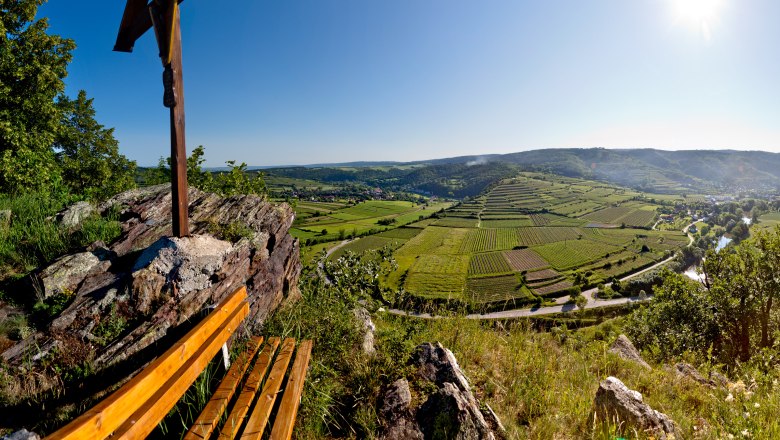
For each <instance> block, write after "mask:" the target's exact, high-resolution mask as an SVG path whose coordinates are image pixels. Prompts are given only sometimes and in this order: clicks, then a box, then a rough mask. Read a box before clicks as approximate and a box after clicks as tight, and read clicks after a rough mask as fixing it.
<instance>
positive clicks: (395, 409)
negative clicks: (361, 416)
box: [379, 379, 412, 420]
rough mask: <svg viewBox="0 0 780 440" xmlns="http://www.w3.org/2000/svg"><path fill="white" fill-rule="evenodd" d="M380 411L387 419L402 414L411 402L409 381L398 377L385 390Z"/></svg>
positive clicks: (392, 418)
mask: <svg viewBox="0 0 780 440" xmlns="http://www.w3.org/2000/svg"><path fill="white" fill-rule="evenodd" d="M382 402H383V403H382V408H381V409H380V410H379V411H380V413H381V414H382V415H383V416H384V417H385V418H386V419H388V420H394V419H397V418H399V417H402V416H404V415H405V414H406V413H407V412H408V411H409V404H411V403H412V393H411V391H409V381H407V380H406V379H398V380H397V381H395V382H393V384H392V385H390V387H389V388H388V389H387V392H385V396H384V399H383V400H382Z"/></svg>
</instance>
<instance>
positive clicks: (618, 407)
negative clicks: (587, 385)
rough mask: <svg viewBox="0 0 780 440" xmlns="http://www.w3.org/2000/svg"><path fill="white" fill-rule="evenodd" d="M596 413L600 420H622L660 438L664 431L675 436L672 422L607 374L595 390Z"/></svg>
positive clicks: (638, 395)
mask: <svg viewBox="0 0 780 440" xmlns="http://www.w3.org/2000/svg"><path fill="white" fill-rule="evenodd" d="M594 404H595V407H596V414H597V416H598V418H599V419H601V420H603V421H610V422H613V423H616V424H618V423H621V422H622V423H626V424H627V425H628V427H630V428H635V429H638V430H641V431H646V432H649V433H652V434H654V435H656V436H658V437H659V438H661V439H665V438H667V434H672V435H674V436H675V437H679V435H678V433H677V428H676V427H675V424H674V422H673V421H672V420H671V419H670V418H669V417H668V416H667V415H666V414H663V413H660V412H658V411H656V410H654V409H652V408H651V407H650V406H649V405H648V404H646V403H644V402H643V401H642V394H641V393H639V392H638V391H634V390H630V389H629V388H628V387H627V386H625V385H624V384H623V382H621V381H620V380H619V379H617V378H615V377H612V376H610V377H608V378H607V379H606V380H604V381H603V382H601V384H600V385H599V389H598V391H597V392H596V399H595V402H594Z"/></svg>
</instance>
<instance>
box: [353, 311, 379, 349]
mask: <svg viewBox="0 0 780 440" xmlns="http://www.w3.org/2000/svg"><path fill="white" fill-rule="evenodd" d="M353 313H354V314H355V319H357V321H358V323H359V324H360V331H361V333H362V334H363V340H362V341H361V342H360V347H359V348H360V350H361V351H362V352H363V353H365V354H374V353H375V352H376V349H375V348H374V332H375V331H376V326H375V325H374V321H372V320H371V314H370V313H368V310H366V309H365V308H363V307H358V308H356V309H355V310H354V311H353Z"/></svg>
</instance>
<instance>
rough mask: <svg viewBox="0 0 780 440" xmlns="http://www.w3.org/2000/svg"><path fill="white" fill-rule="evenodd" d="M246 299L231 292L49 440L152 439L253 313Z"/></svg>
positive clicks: (240, 292) (243, 291)
mask: <svg viewBox="0 0 780 440" xmlns="http://www.w3.org/2000/svg"><path fill="white" fill-rule="evenodd" d="M246 297H247V294H246V288H245V287H241V288H240V289H238V290H237V291H235V292H234V293H232V294H231V295H230V296H228V297H227V298H225V299H224V300H223V301H222V302H221V303H220V304H219V305H218V306H217V307H216V309H215V310H214V311H212V312H211V313H210V314H209V315H208V316H207V317H206V318H204V319H203V321H201V322H200V323H198V325H196V326H195V327H194V328H193V329H192V330H190V331H189V332H188V333H187V334H186V335H185V336H184V337H183V338H181V339H180V340H179V341H178V342H176V343H175V344H174V345H173V347H171V348H170V349H168V350H167V351H166V352H165V353H163V354H162V355H161V356H160V357H158V358H157V359H155V360H154V361H153V362H151V363H150V364H149V365H148V366H147V367H146V368H144V369H143V370H142V371H141V372H140V373H138V374H137V375H136V376H135V377H133V378H132V379H130V381H128V382H127V383H126V384H125V385H123V386H122V387H121V388H119V389H118V390H117V391H115V392H114V393H113V394H111V395H110V396H108V397H107V398H106V399H104V400H103V401H101V402H100V403H98V404H97V405H95V406H94V407H93V408H91V409H89V410H88V411H87V412H85V413H84V414H82V415H81V416H79V417H78V418H76V419H75V420H73V421H72V422H71V423H69V424H68V425H66V426H64V427H62V428H61V429H60V430H58V431H56V432H55V433H53V434H51V435H50V436H49V437H47V438H48V439H73V440H76V439H78V440H83V439H101V440H102V439H105V438H106V437H108V436H112V439H114V438H144V437H146V436H148V435H149V434H150V433H151V432H152V431H153V430H154V429H155V427H156V426H157V425H158V424H159V423H160V421H162V419H163V418H164V417H165V416H166V415H167V414H168V412H169V411H170V410H171V408H173V407H174V405H176V402H178V401H179V399H180V398H181V396H182V395H183V394H184V393H185V392H186V391H187V389H188V388H189V387H190V385H192V383H193V382H195V379H197V377H198V376H199V375H200V373H201V372H202V371H203V370H204V369H205V368H206V366H207V365H208V363H209V362H210V361H211V359H213V358H214V356H216V355H217V353H218V352H219V350H220V349H221V347H222V345H223V344H225V342H227V340H228V339H229V338H230V336H231V335H232V334H233V333H234V332H235V331H236V329H237V328H238V326H239V325H240V324H241V322H242V321H243V320H244V318H246V316H247V315H248V314H249V305H248V304H247V302H246Z"/></svg>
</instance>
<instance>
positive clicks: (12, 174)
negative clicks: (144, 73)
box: [0, 0, 75, 192]
mask: <svg viewBox="0 0 780 440" xmlns="http://www.w3.org/2000/svg"><path fill="white" fill-rule="evenodd" d="M43 2H44V0H15V1H14V0H0V26H1V27H2V32H0V191H5V192H20V191H30V190H40V189H44V188H50V187H51V186H52V185H54V184H56V183H58V182H59V179H60V173H59V169H58V167H57V164H56V162H55V157H54V152H53V151H52V149H51V146H52V143H53V142H54V139H55V137H56V133H57V130H58V126H59V123H60V113H61V112H60V109H59V107H58V106H57V104H56V103H55V98H56V97H57V96H59V95H61V94H62V93H63V92H64V90H65V84H64V82H63V78H64V77H65V76H66V75H67V66H68V63H69V62H70V60H71V51H72V50H73V49H74V48H75V44H74V42H73V41H72V40H68V39H65V38H61V37H59V36H57V35H49V34H47V33H46V30H47V29H48V27H49V25H48V22H47V20H46V19H45V18H42V19H39V20H36V21H33V20H34V19H35V14H36V12H37V10H38V7H39V6H40V5H41V4H42V3H43Z"/></svg>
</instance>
